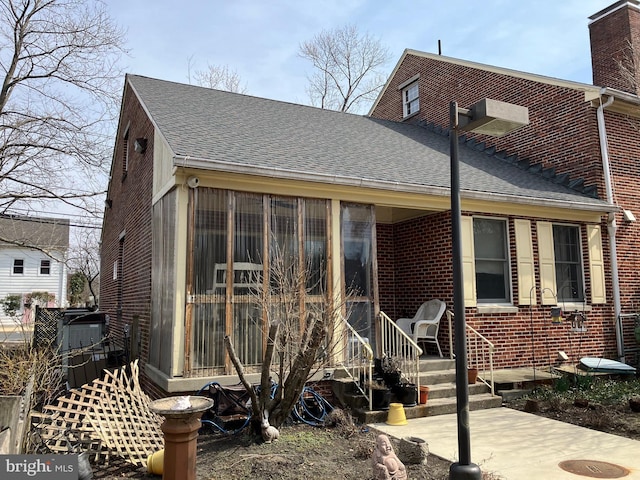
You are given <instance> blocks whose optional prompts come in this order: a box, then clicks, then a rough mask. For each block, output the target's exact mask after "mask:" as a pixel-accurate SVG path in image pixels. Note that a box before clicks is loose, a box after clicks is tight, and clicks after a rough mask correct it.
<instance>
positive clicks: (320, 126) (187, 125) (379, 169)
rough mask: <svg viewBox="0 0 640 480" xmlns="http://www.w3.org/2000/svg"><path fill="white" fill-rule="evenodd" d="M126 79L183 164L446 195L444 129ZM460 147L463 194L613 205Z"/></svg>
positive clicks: (534, 201) (490, 155) (591, 207)
mask: <svg viewBox="0 0 640 480" xmlns="http://www.w3.org/2000/svg"><path fill="white" fill-rule="evenodd" d="M127 81H128V85H129V86H130V87H131V88H133V90H134V92H135V94H136V95H137V97H138V99H139V100H140V102H141V103H142V105H143V108H145V109H146V111H147V112H148V114H149V116H150V119H151V121H152V122H153V123H154V125H155V126H156V127H157V129H158V130H159V131H160V133H161V135H162V136H163V137H164V138H165V140H166V141H167V143H168V145H169V147H170V148H171V150H172V151H173V154H174V162H175V164H176V165H181V166H185V165H188V166H192V167H196V168H203V169H208V170H217V171H234V172H239V173H250V174H254V175H265V176H269V177H279V178H297V179H301V180H306V181H312V182H321V183H330V184H342V185H353V186H368V187H372V188H379V189H383V190H394V191H406V192H423V193H428V194H435V195H444V196H448V195H449V187H450V171H449V140H448V138H447V135H446V132H437V131H434V130H433V129H431V128H426V127H425V126H420V125H411V124H406V123H399V122H392V121H386V120H380V119H375V118H370V117H366V116H360V115H353V114H347V113H341V112H334V111H330V110H322V109H319V108H314V107H309V106H303V105H297V104H292V103H286V102H280V101H275V100H268V99H264V98H258V97H252V96H248V95H241V94H237V93H230V92H225V91H220V90H214V89H210V88H203V87H197V86H193V85H185V84H180V83H174V82H168V81H164V80H157V79H152V78H148V77H142V76H137V75H128V76H127ZM494 153H495V152H487V151H485V150H482V149H478V148H473V147H472V146H467V145H466V144H462V145H461V146H460V150H459V154H460V162H461V165H460V177H461V178H460V184H461V190H462V192H461V195H462V197H465V196H466V197H471V196H472V197H475V198H486V199H490V200H494V201H501V202H515V203H524V204H536V205H537V204H540V205H549V204H555V205H557V206H566V207H571V208H580V209H589V210H595V211H609V210H611V209H612V207H611V206H610V205H608V204H607V203H606V202H604V201H602V200H599V199H597V198H593V197H592V196H591V195H589V194H587V193H584V192H578V191H575V190H573V189H572V188H570V187H569V186H567V185H563V184H559V183H557V182H554V181H552V180H550V179H549V178H546V177H545V176H544V175H537V174H536V173H535V172H531V171H528V170H526V169H522V168H519V167H518V165H517V164H516V163H514V162H512V161H505V160H504V156H502V157H501V156H500V155H495V154H494Z"/></svg>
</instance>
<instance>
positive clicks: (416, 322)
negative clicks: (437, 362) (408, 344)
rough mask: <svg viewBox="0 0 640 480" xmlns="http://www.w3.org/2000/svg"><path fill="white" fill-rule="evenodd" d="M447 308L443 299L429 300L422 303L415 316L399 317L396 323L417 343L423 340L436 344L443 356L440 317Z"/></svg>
mask: <svg viewBox="0 0 640 480" xmlns="http://www.w3.org/2000/svg"><path fill="white" fill-rule="evenodd" d="M446 308H447V304H446V303H445V302H443V301H442V300H435V299H434V300H429V301H428V302H424V303H423V304H422V305H420V308H418V311H417V312H416V314H415V315H414V316H413V318H399V319H398V320H397V321H396V324H397V325H398V327H400V328H401V329H402V331H403V332H404V333H406V334H407V335H408V336H409V337H411V338H412V339H413V341H414V342H416V343H417V344H420V343H421V342H423V343H433V344H435V346H436V347H438V353H439V354H440V356H441V357H442V350H441V349H440V344H439V343H438V330H439V328H440V319H441V318H442V315H443V314H444V311H445V310H446Z"/></svg>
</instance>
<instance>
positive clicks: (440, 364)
mask: <svg viewBox="0 0 640 480" xmlns="http://www.w3.org/2000/svg"><path fill="white" fill-rule="evenodd" d="M455 368H456V361H455V360H451V359H449V358H440V357H429V358H424V357H421V358H420V371H421V372H430V371H433V370H454V369H455Z"/></svg>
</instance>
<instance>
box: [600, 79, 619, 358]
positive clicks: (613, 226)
mask: <svg viewBox="0 0 640 480" xmlns="http://www.w3.org/2000/svg"><path fill="white" fill-rule="evenodd" d="M603 93H604V90H603V91H601V93H600V95H601V96H600V99H602V94H603ZM613 100H614V97H613V95H612V96H610V97H609V99H608V100H607V101H606V102H605V103H602V100H600V106H599V107H598V110H597V114H596V115H597V119H598V136H599V139H600V153H601V155H602V170H603V172H604V185H605V190H606V193H607V203H609V204H610V205H613V204H614V200H613V187H612V185H611V165H610V163H609V147H608V141H607V129H606V127H605V122H604V109H605V108H607V107H608V106H610V105H611V104H612V103H613ZM617 229H618V225H617V223H616V215H615V213H614V212H609V216H608V218H607V232H608V233H609V247H610V248H611V280H612V283H613V307H614V311H615V330H616V346H617V349H618V359H619V360H620V361H621V362H624V343H623V340H622V331H621V325H620V314H621V313H622V307H621V305H620V281H619V277H618V255H617V249H616V230H617Z"/></svg>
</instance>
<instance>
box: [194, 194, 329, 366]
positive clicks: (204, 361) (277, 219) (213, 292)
mask: <svg viewBox="0 0 640 480" xmlns="http://www.w3.org/2000/svg"><path fill="white" fill-rule="evenodd" d="M194 190H195V191H194V193H192V194H191V195H192V199H191V201H192V202H193V203H192V209H193V212H194V214H193V216H192V217H191V218H193V224H192V225H191V226H190V231H191V232H192V233H191V234H190V235H191V236H192V237H193V242H192V245H193V262H192V265H193V271H192V275H191V278H192V281H191V282H192V292H193V294H192V295H190V296H189V298H190V300H191V303H192V305H190V306H189V307H188V308H187V332H190V334H189V336H188V338H187V351H188V352H189V355H188V357H189V360H188V362H187V366H186V370H187V375H191V376H194V375H206V374H222V373H232V371H231V370H232V367H231V365H230V362H229V359H228V355H227V353H226V351H225V348H224V337H225V335H229V336H230V337H231V339H232V342H233V346H234V349H235V351H236V354H237V355H238V357H239V359H240V361H241V362H242V363H243V365H244V366H245V368H246V369H247V371H249V372H251V371H256V370H257V369H258V368H259V366H260V364H261V362H262V358H263V352H264V348H265V346H266V332H267V331H268V324H267V317H266V313H267V312H266V311H263V308H262V305H261V304H260V297H261V295H264V294H265V293H266V294H269V292H270V291H271V290H270V286H271V288H273V286H274V285H275V284H276V280H275V279H274V278H273V271H272V269H270V265H271V263H272V262H273V261H274V258H275V257H276V256H277V255H280V256H281V257H282V258H284V259H285V263H286V265H287V266H288V268H291V269H294V270H295V271H298V270H299V269H302V268H305V265H310V266H311V272H312V275H310V279H309V281H308V283H309V285H310V287H312V288H310V289H309V292H307V297H306V298H302V299H301V304H300V306H301V308H303V305H305V303H304V302H305V301H306V302H307V304H308V302H313V301H316V300H315V299H314V298H313V297H312V296H310V295H309V294H311V295H315V294H324V293H325V292H326V290H325V287H326V269H325V268H324V265H325V264H326V258H327V227H326V225H327V202H326V201H325V200H316V199H301V198H294V197H284V196H269V195H260V194H252V193H242V192H231V191H225V190H216V189H209V188H198V189H194ZM265 279H266V281H265ZM273 302H274V303H273V305H275V302H276V300H275V299H273Z"/></svg>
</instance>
